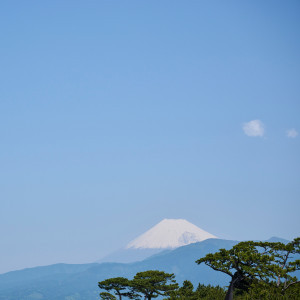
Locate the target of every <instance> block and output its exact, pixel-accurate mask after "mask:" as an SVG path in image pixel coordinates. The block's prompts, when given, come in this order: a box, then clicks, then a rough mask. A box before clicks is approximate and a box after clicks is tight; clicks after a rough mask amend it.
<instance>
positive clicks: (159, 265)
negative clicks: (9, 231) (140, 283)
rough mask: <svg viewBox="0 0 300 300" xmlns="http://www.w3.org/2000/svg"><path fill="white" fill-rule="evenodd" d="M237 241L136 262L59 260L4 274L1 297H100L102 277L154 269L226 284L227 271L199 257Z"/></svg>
mask: <svg viewBox="0 0 300 300" xmlns="http://www.w3.org/2000/svg"><path fill="white" fill-rule="evenodd" d="M236 243H238V242H237V241H229V240H220V239H208V240H205V241H203V242H200V243H195V244H190V245H188V246H184V247H180V248H177V249H175V250H173V251H165V252H162V253H159V254H156V255H154V256H152V257H150V258H148V259H146V260H144V261H141V262H136V263H129V264H122V263H101V264H97V263H94V264H83V265H68V264H56V265H51V266H46V267H37V268H32V269H25V270H21V271H14V272H9V273H6V274H2V275H0V299H1V300H34V299H43V300H45V299H47V300H92V299H94V300H96V299H99V292H100V290H99V288H98V285H97V283H98V281H101V280H103V279H106V278H110V277H116V276H124V277H128V278H131V277H133V276H134V275H135V274H136V273H137V272H139V271H145V270H150V269H157V270H163V271H166V272H171V273H175V275H176V279H177V281H178V282H179V283H181V282H182V281H183V280H185V279H188V280H190V281H192V282H193V283H194V284H195V285H197V284H198V283H199V282H201V283H204V284H208V283H210V284H220V285H222V286H225V285H227V284H228V282H229V277H228V276H227V275H225V274H222V273H220V272H215V271H213V270H211V269H210V268H209V267H207V266H205V265H201V266H198V265H197V264H196V263H195V260H197V259H199V258H200V257H203V256H204V255H205V254H207V253H212V252H215V251H217V250H219V249H220V248H226V249H229V248H231V247H232V246H233V245H235V244H236Z"/></svg>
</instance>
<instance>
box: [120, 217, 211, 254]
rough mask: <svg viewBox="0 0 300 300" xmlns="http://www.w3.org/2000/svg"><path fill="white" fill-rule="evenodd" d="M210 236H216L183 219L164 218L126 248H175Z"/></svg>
mask: <svg viewBox="0 0 300 300" xmlns="http://www.w3.org/2000/svg"><path fill="white" fill-rule="evenodd" d="M210 238H216V236H214V235H212V234H210V233H208V232H206V231H204V230H203V229H201V228H199V227H197V226H196V225H194V224H192V223H190V222H188V221H186V220H184V219H164V220H162V221H161V222H159V223H158V224H157V225H155V226H154V227H152V228H151V229H149V230H148V231H146V232H145V233H144V234H142V235H140V236H139V237H137V238H136V239H134V240H133V241H132V242H130V243H129V244H128V245H127V246H126V248H134V249H153V248H154V249H167V248H177V247H181V246H185V245H189V244H191V243H196V242H201V241H204V240H206V239H210Z"/></svg>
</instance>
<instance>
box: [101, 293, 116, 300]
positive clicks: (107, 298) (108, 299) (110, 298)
mask: <svg viewBox="0 0 300 300" xmlns="http://www.w3.org/2000/svg"><path fill="white" fill-rule="evenodd" d="M100 298H101V300H116V299H117V298H116V297H115V296H114V295H112V294H110V293H107V292H103V293H100Z"/></svg>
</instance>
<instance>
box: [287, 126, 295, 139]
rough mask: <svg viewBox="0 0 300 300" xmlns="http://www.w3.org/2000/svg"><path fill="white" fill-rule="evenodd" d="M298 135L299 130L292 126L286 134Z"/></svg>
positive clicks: (288, 135)
mask: <svg viewBox="0 0 300 300" xmlns="http://www.w3.org/2000/svg"><path fill="white" fill-rule="evenodd" d="M297 135H298V131H297V130H296V129H295V128H291V129H289V130H287V131H286V136H287V137H288V138H292V139H293V138H295V137H296V136H297Z"/></svg>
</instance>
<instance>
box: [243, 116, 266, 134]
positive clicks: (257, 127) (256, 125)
mask: <svg viewBox="0 0 300 300" xmlns="http://www.w3.org/2000/svg"><path fill="white" fill-rule="evenodd" d="M243 130H244V132H245V134H246V135H248V136H263V135H264V133H265V128H264V124H263V122H262V121H260V120H252V121H250V122H247V123H244V125H243Z"/></svg>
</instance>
